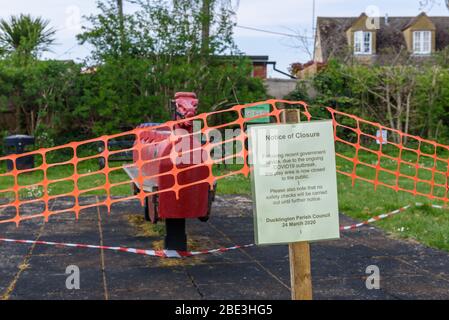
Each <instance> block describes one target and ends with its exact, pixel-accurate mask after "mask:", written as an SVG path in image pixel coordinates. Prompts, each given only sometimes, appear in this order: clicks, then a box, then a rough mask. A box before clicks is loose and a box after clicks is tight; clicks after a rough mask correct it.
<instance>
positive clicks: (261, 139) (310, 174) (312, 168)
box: [249, 109, 340, 300]
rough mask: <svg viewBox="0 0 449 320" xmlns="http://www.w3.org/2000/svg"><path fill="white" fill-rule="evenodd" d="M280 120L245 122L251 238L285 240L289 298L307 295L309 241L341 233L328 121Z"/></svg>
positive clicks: (295, 115) (287, 116)
mask: <svg viewBox="0 0 449 320" xmlns="http://www.w3.org/2000/svg"><path fill="white" fill-rule="evenodd" d="M282 122H283V123H282V124H267V125H256V126H251V127H249V147H250V150H251V153H250V154H251V158H250V160H251V161H252V164H253V166H254V167H253V169H254V170H253V171H252V173H251V188H252V194H253V212H254V235H255V242H256V243H257V244H258V245H278V244H288V245H289V252H290V272H291V287H292V298H293V299H294V300H311V299H312V276H311V266H310V248H309V242H311V241H323V240H332V239H338V238H339V237H340V228H339V221H338V220H339V217H338V196H337V174H336V163H335V145H334V133H333V125H332V121H329V120H325V121H313V122H302V123H300V113H299V110H298V109H293V110H285V111H284V112H283V114H282Z"/></svg>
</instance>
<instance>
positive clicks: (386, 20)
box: [385, 13, 390, 26]
mask: <svg viewBox="0 0 449 320" xmlns="http://www.w3.org/2000/svg"><path fill="white" fill-rule="evenodd" d="M385 25H386V26H389V25H390V21H389V20H388V13H386V14H385Z"/></svg>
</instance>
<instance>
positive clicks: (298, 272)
mask: <svg viewBox="0 0 449 320" xmlns="http://www.w3.org/2000/svg"><path fill="white" fill-rule="evenodd" d="M300 121H301V118H300V113H299V110H297V109H286V110H285V111H284V113H283V114H282V122H284V123H299V122H300ZM289 255H290V280H291V287H292V289H291V290H292V300H312V271H311V265H310V245H309V243H308V242H295V243H290V244H289Z"/></svg>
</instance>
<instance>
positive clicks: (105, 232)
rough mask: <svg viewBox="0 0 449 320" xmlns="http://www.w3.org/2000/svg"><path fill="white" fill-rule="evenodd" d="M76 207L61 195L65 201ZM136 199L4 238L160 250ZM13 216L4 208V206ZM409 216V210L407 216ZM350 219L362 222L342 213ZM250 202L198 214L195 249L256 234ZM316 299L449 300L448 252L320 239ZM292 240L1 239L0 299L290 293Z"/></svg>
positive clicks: (315, 251) (375, 236) (371, 235)
mask: <svg viewBox="0 0 449 320" xmlns="http://www.w3.org/2000/svg"><path fill="white" fill-rule="evenodd" d="M64 205H67V204H66V203H63V202H62V201H60V202H59V203H55V204H54V206H55V208H56V207H57V206H59V207H60V206H64ZM141 213H142V209H141V208H140V206H139V204H138V203H137V202H128V203H123V204H120V205H118V206H117V207H115V208H114V210H113V212H112V214H111V215H110V216H108V215H107V213H106V212H105V209H103V208H100V209H95V208H94V209H89V210H88V211H86V212H85V213H84V214H83V215H82V217H81V219H80V220H79V221H78V222H74V220H73V218H72V217H71V216H70V215H69V214H67V215H61V216H57V217H54V218H52V220H51V221H50V222H49V223H47V224H43V223H41V222H39V221H29V222H25V223H23V224H22V225H21V226H20V228H18V229H17V228H15V226H12V225H8V226H5V225H0V236H6V237H8V238H16V239H40V240H48V241H57V242H81V243H86V244H104V245H112V246H119V245H120V246H126V247H134V248H148V249H149V248H151V247H152V245H153V244H154V243H155V241H159V242H160V240H161V238H160V237H153V238H151V237H150V238H148V237H143V236H138V235H137V233H138V230H137V229H136V227H135V226H133V225H131V224H130V223H129V216H131V215H138V214H141ZM4 214H5V213H4ZM405 214H406V213H405ZM341 222H342V223H343V224H348V223H351V222H353V221H352V220H350V219H348V218H347V217H344V216H342V217H341ZM252 230H253V229H252V213H251V202H250V200H248V199H247V198H244V197H239V196H226V197H217V201H216V203H215V205H214V213H213V217H212V218H211V220H210V221H209V222H208V223H201V222H199V221H197V220H192V221H189V223H188V233H189V237H190V238H191V239H192V240H193V243H194V245H195V246H197V247H198V248H200V249H211V248H216V247H220V246H231V245H234V244H248V243H251V242H252V241H253V239H252V237H253V236H252V235H253V231H252ZM69 265H77V266H78V267H79V268H80V271H81V289H80V290H67V289H66V286H65V282H66V278H67V275H66V274H65V270H66V267H67V266H69ZM369 265H377V266H378V267H379V268H380V272H381V283H380V284H381V289H380V290H368V289H366V287H365V279H366V274H365V270H366V267H367V266H369ZM312 270H313V286H314V298H315V299H449V255H448V254H447V253H445V252H441V251H438V250H434V249H430V248H427V247H424V246H422V245H419V244H415V243H411V242H405V241H398V240H393V239H391V238H388V237H387V236H386V235H385V234H384V233H383V232H381V231H379V230H377V229H370V228H362V229H360V230H358V231H349V232H345V233H343V235H342V239H340V240H338V241H330V242H320V243H315V244H312ZM289 282H290V276H289V264H288V248H287V246H270V247H256V248H250V249H244V250H236V251H231V252H227V253H223V254H215V255H207V256H201V257H196V258H188V259H185V260H162V259H159V258H153V257H144V256H138V255H133V254H128V253H116V252H110V251H99V250H92V249H70V248H59V247H48V246H41V245H36V246H34V245H23V244H0V298H5V299H289V298H290V291H289Z"/></svg>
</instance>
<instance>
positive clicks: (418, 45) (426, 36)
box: [413, 31, 432, 54]
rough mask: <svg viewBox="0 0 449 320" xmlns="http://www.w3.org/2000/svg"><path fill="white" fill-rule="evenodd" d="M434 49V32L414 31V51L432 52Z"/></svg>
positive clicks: (421, 52) (416, 52)
mask: <svg viewBox="0 0 449 320" xmlns="http://www.w3.org/2000/svg"><path fill="white" fill-rule="evenodd" d="M431 50H432V32H431V31H414V32H413V53H414V54H430V53H431Z"/></svg>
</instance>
